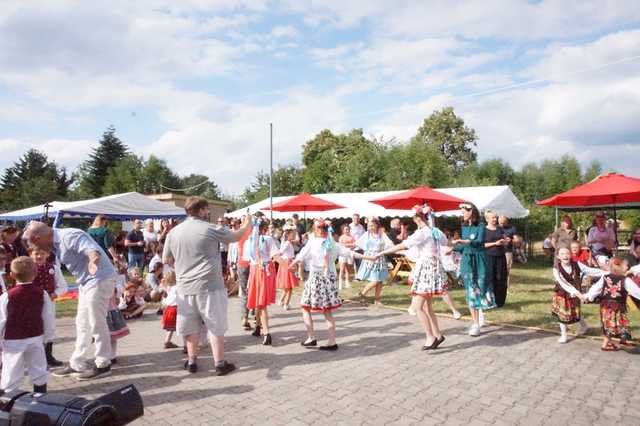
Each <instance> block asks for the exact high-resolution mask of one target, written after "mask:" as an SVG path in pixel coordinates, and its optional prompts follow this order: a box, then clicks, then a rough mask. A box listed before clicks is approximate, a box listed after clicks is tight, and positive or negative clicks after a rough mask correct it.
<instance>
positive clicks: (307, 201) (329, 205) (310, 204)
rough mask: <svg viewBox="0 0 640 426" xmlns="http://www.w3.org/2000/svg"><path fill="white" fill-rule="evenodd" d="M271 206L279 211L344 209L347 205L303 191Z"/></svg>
mask: <svg viewBox="0 0 640 426" xmlns="http://www.w3.org/2000/svg"><path fill="white" fill-rule="evenodd" d="M271 208H272V209H273V210H275V211H277V212H305V211H310V212H324V211H327V210H335V209H343V208H345V207H344V206H341V205H340V204H336V203H333V202H331V201H327V200H323V199H322V198H318V197H314V196H313V195H311V194H309V193H306V192H303V193H302V194H300V195H296V196H295V197H291V198H289V199H287V200H284V201H280V202H278V203H275V204H274V205H273V206H272V207H271ZM261 210H270V208H269V207H265V208H263V209H261Z"/></svg>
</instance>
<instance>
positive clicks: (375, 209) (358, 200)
mask: <svg viewBox="0 0 640 426" xmlns="http://www.w3.org/2000/svg"><path fill="white" fill-rule="evenodd" d="M437 190H438V191H441V192H444V193H445V194H449V195H453V196H455V197H458V198H461V199H463V200H466V201H469V202H471V203H473V204H475V205H476V206H477V207H478V209H480V210H487V209H490V210H493V211H495V212H496V213H498V214H503V215H505V216H507V217H510V218H522V217H527V216H528V215H529V210H527V209H525V208H524V207H523V206H522V203H520V201H519V200H518V198H516V196H515V195H514V194H513V192H512V191H511V188H509V187H508V186H475V187H468V188H438V189H437ZM399 192H402V191H384V192H343V193H334V194H313V195H314V196H316V197H320V198H322V199H324V200H327V201H332V202H334V203H336V204H340V205H342V206H345V207H346V208H344V209H337V210H330V211H327V212H306V216H307V217H314V216H316V215H318V216H322V217H329V218H348V217H351V216H352V215H353V214H354V213H358V214H359V215H360V216H379V217H386V216H394V217H395V216H398V217H407V216H410V215H411V212H410V211H409V210H387V209H385V208H384V207H382V206H379V205H377V204H373V203H370V202H369V201H370V200H374V199H376V198H381V197H384V196H387V195H392V194H397V193H399ZM287 198H289V197H273V203H274V204H275V203H277V202H278V201H283V200H286V199H287ZM268 207H269V199H268V198H267V199H265V200H262V201H260V202H257V203H255V204H252V205H250V206H249V207H248V208H249V210H250V211H251V212H252V213H253V212H256V211H258V210H260V211H262V212H263V213H265V214H266V215H267V216H268V215H269V214H270V212H269V210H265V208H268ZM246 211H247V207H245V208H243V209H238V210H236V211H234V212H231V213H228V214H227V215H226V216H228V217H241V216H242V215H244V214H245V213H246ZM293 213H298V215H299V216H300V217H302V216H303V214H304V212H302V211H300V212H276V211H274V212H273V217H274V219H287V218H290V217H291V215H292V214H293ZM439 215H444V216H457V215H459V212H458V211H457V210H453V211H450V212H441V213H439Z"/></svg>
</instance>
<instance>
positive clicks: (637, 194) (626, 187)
mask: <svg viewBox="0 0 640 426" xmlns="http://www.w3.org/2000/svg"><path fill="white" fill-rule="evenodd" d="M631 203H640V179H639V178H635V177H629V176H625V175H621V174H618V173H609V174H606V175H602V176H598V177H597V178H595V179H594V180H592V181H591V182H587V183H584V184H582V185H578V186H576V187H575V188H573V189H570V190H568V191H566V192H563V193H561V194H557V195H554V196H553V197H550V198H547V199H546V200H542V201H538V203H537V204H539V205H541V206H555V207H594V206H603V207H607V206H611V207H615V206H620V205H623V204H631Z"/></svg>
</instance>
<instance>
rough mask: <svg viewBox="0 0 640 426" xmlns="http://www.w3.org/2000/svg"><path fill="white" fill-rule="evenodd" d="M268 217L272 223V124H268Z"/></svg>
mask: <svg viewBox="0 0 640 426" xmlns="http://www.w3.org/2000/svg"><path fill="white" fill-rule="evenodd" d="M269 216H270V219H271V222H273V123H269Z"/></svg>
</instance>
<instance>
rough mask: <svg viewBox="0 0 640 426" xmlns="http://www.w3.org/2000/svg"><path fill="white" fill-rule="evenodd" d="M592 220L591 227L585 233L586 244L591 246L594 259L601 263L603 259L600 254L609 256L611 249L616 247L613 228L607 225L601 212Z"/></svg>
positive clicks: (611, 252) (611, 253)
mask: <svg viewBox="0 0 640 426" xmlns="http://www.w3.org/2000/svg"><path fill="white" fill-rule="evenodd" d="M593 221H594V224H593V227H591V229H589V233H588V234H587V245H588V246H589V247H590V248H591V253H592V255H593V256H594V258H595V259H596V261H597V262H598V263H599V264H602V263H603V262H604V261H605V260H604V259H601V258H600V256H602V257H606V258H609V257H611V256H612V255H613V249H615V248H616V247H615V246H616V235H615V230H614V228H613V227H611V226H607V218H606V216H605V215H604V213H602V212H600V213H597V214H596V216H595V218H594V220H593Z"/></svg>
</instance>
